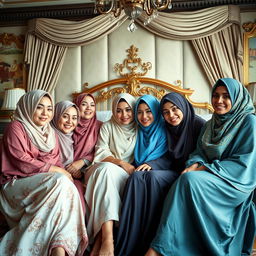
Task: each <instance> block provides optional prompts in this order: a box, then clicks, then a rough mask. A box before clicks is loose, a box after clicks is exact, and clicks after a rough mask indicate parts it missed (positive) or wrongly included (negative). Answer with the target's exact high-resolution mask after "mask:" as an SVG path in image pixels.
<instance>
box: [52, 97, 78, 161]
mask: <svg viewBox="0 0 256 256" xmlns="http://www.w3.org/2000/svg"><path fill="white" fill-rule="evenodd" d="M71 107H74V108H76V110H77V116H78V117H79V109H78V107H77V106H76V104H74V103H73V102H71V101H69V100H65V101H61V102H58V103H57V104H56V105H55V111H54V117H53V119H52V122H51V124H52V127H53V128H54V129H55V131H56V133H57V134H58V137H59V142H60V150H61V155H62V157H61V160H62V164H63V165H64V166H66V165H68V164H70V163H72V162H73V160H74V148H73V143H74V141H73V138H72V135H73V132H70V133H67V134H65V133H63V132H61V131H60V130H59V127H58V122H59V119H60V117H61V116H62V115H63V114H64V113H65V111H66V110H68V109H69V108H71Z"/></svg>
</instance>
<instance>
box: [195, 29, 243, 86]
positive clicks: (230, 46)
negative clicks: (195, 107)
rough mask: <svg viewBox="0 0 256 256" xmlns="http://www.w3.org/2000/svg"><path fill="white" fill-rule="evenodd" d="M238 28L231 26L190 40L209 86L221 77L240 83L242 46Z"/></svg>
mask: <svg viewBox="0 0 256 256" xmlns="http://www.w3.org/2000/svg"><path fill="white" fill-rule="evenodd" d="M241 40H242V39H241V36H240V27H239V26H237V25H232V26H230V27H228V28H225V29H223V30H221V31H220V32H219V33H217V34H213V35H210V36H208V37H203V38H199V39H195V40H192V44H193V46H194V48H195V50H196V53H197V55H198V57H199V59H200V62H201V64H202V66H203V69H204V71H205V73H206V75H207V78H208V80H209V82H210V84H211V85H214V84H215V82H216V81H217V80H218V79H219V78H221V77H232V78H235V79H237V80H239V81H242V68H243V46H242V42H241Z"/></svg>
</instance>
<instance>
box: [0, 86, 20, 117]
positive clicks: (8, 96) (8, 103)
mask: <svg viewBox="0 0 256 256" xmlns="http://www.w3.org/2000/svg"><path fill="white" fill-rule="evenodd" d="M24 94H25V90H24V89H23V88H11V89H5V94H4V101H3V105H2V108H1V110H5V111H8V112H9V117H10V118H11V117H12V114H13V112H14V110H15V109H16V105H17V103H18V101H19V99H20V97H21V96H22V95H24Z"/></svg>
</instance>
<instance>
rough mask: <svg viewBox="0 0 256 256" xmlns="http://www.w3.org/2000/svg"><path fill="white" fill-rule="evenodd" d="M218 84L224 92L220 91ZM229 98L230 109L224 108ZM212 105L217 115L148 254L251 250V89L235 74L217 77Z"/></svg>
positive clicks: (255, 219)
mask: <svg viewBox="0 0 256 256" xmlns="http://www.w3.org/2000/svg"><path fill="white" fill-rule="evenodd" d="M218 87H222V88H221V89H222V90H223V88H224V93H223V94H221V93H220V94H219V93H216V92H217V91H219V89H218ZM225 90H226V93H225ZM217 98H218V99H217ZM228 100H229V102H230V110H229V111H228V112H226V113H224V112H225V111H224V112H223V111H222V110H223V109H225V108H226V109H227V107H228ZM212 104H213V107H214V114H213V116H212V119H211V120H210V121H208V122H207V123H206V125H205V126H204V127H203V129H202V131H201V134H200V136H199V139H198V144H197V149H196V150H195V151H194V152H193V153H192V155H191V156H190V158H189V160H188V161H187V162H186V166H187V168H186V169H185V170H184V171H183V174H182V175H181V176H180V177H179V178H178V179H177V180H176V182H175V183H174V185H173V186H172V187H171V189H170V191H169V193H168V195H167V197H166V200H165V203H164V209H163V213H162V217H161V221H160V225H159V227H158V231H157V234H156V236H155V238H154V240H153V241H152V243H151V248H150V249H149V250H148V252H147V254H146V256H156V255H166V256H167V255H168V256H171V255H175V256H184V255H185V256H187V255H188V256H201V255H202V256H203V255H209V256H210V255H216V256H217V255H218V256H223V255H230V256H238V255H239V256H240V255H250V253H251V250H252V247H253V241H254V238H255V233H256V210H255V205H254V203H253V202H252V197H253V191H254V189H255V187H256V117H255V115H254V111H255V110H254V107H253V103H252V101H251V98H250V95H249V93H248V91H247V90H246V88H245V87H244V86H242V85H241V83H239V82H238V81H236V80H234V79H232V78H223V79H219V80H218V81H217V82H216V84H215V85H214V87H213V90H212Z"/></svg>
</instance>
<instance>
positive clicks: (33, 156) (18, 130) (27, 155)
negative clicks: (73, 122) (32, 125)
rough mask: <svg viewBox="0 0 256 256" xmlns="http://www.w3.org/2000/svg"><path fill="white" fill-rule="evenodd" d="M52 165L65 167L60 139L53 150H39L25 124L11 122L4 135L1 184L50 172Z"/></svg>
mask: <svg viewBox="0 0 256 256" xmlns="http://www.w3.org/2000/svg"><path fill="white" fill-rule="evenodd" d="M56 136H57V135H56ZM56 138H57V137H56ZM51 165H56V166H59V167H63V166H62V164H61V161H60V152H59V142H58V139H56V147H55V148H54V149H53V150H52V151H50V152H42V151H39V150H38V148H37V147H36V146H34V145H33V144H32V142H31V140H30V138H29V137H28V135H27V133H26V131H25V129H24V127H23V125H22V124H21V123H20V122H19V121H13V122H11V123H10V124H9V125H8V127H7V128H6V130H5V133H4V137H3V143H2V154H1V170H2V171H1V174H0V184H5V183H7V182H8V181H10V180H12V179H17V178H21V177H28V176H32V175H35V174H38V173H43V172H48V170H49V168H50V167H51Z"/></svg>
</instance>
